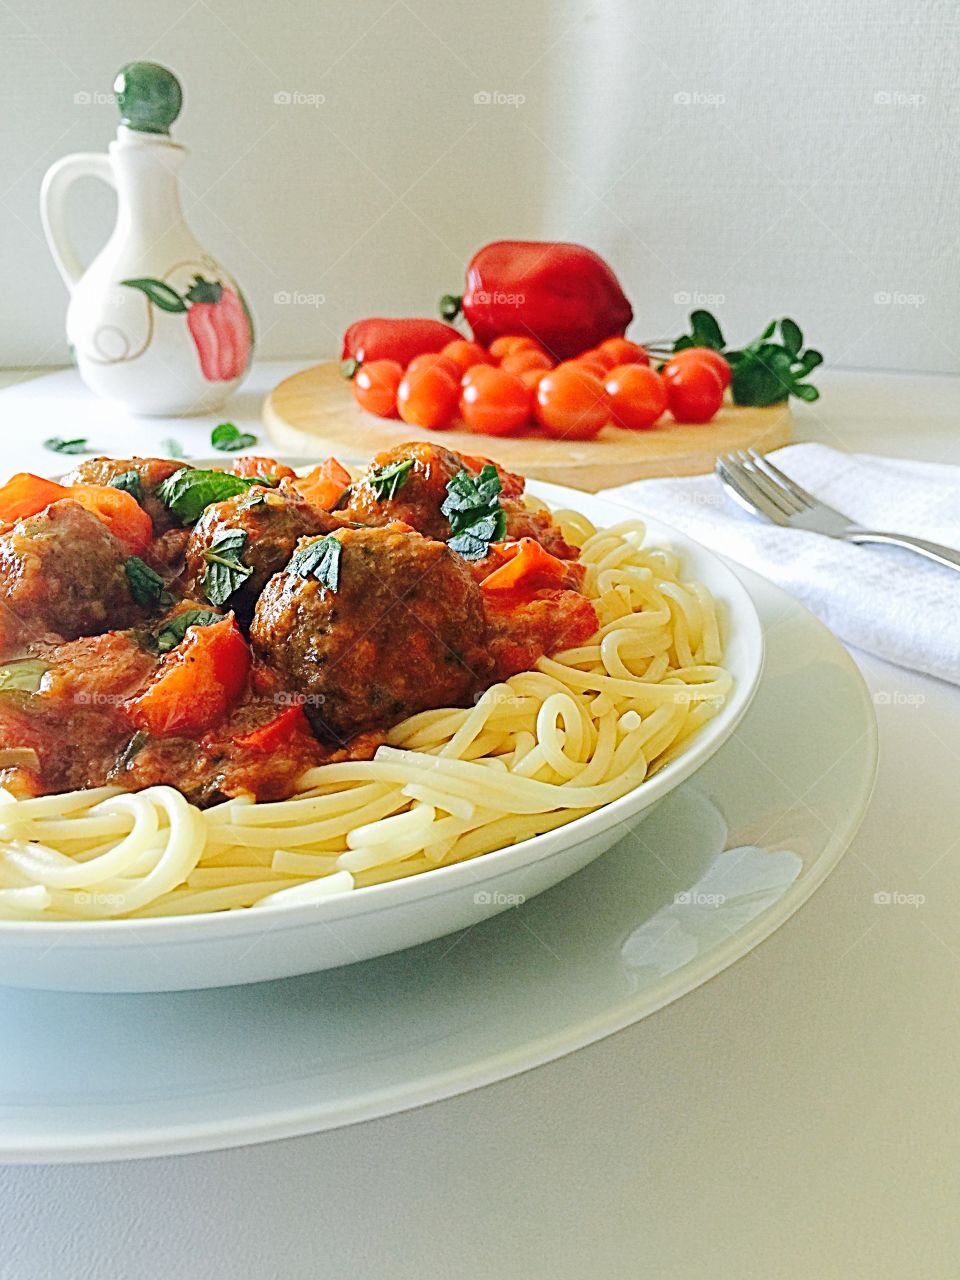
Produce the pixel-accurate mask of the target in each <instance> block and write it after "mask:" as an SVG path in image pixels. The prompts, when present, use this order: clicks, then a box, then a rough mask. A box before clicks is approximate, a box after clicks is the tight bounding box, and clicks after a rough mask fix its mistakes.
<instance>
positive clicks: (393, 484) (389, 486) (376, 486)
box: [338, 458, 413, 502]
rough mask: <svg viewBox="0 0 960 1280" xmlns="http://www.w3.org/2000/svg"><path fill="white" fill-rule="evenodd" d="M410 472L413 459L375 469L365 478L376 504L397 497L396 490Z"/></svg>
mask: <svg viewBox="0 0 960 1280" xmlns="http://www.w3.org/2000/svg"><path fill="white" fill-rule="evenodd" d="M412 470H413V459H412V458H402V459H401V460H400V461H399V462H391V463H390V464H389V465H388V466H386V467H377V468H375V470H373V471H371V473H370V475H369V476H368V477H367V484H368V485H369V486H370V488H371V489H372V490H373V493H374V496H375V497H376V499H377V501H378V502H383V501H384V499H386V500H387V501H389V500H390V499H392V498H395V497H396V496H397V490H398V489H399V488H400V486H401V485H402V484H403V482H404V481H405V480H406V478H407V476H408V475H409V474H410V472H411V471H412ZM341 496H342V495H341ZM338 501H339V500H338Z"/></svg>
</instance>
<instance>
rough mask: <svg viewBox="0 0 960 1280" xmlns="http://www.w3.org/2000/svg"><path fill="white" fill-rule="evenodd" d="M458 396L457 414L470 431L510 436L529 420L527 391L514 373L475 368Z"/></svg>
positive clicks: (528, 396) (529, 398)
mask: <svg viewBox="0 0 960 1280" xmlns="http://www.w3.org/2000/svg"><path fill="white" fill-rule="evenodd" d="M471 372H472V373H473V377H472V378H471V380H470V382H469V383H468V384H467V386H465V387H464V388H463V393H462V395H461V396H460V413H461V415H462V416H463V420H464V422H466V424H467V426H468V427H469V428H470V430H471V431H485V432H486V433H487V434H488V435H491V436H509V435H512V434H513V432H514V431H516V430H518V428H520V427H522V426H523V424H524V423H525V422H529V420H530V410H531V408H532V399H531V393H530V389H529V388H528V387H526V386H524V384H523V382H522V381H521V380H520V378H519V377H518V376H517V375H516V374H514V373H507V372H506V371H505V370H503V369H494V368H490V367H482V368H479V369H477V368H475V369H473V370H472V371H471Z"/></svg>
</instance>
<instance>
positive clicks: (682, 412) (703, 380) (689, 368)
mask: <svg viewBox="0 0 960 1280" xmlns="http://www.w3.org/2000/svg"><path fill="white" fill-rule="evenodd" d="M663 380H664V382H665V383H666V384H667V403H668V405H669V407H670V412H671V413H672V414H673V416H674V418H676V420H677V422H709V421H710V419H711V418H712V417H713V415H714V414H715V413H716V412H717V410H718V409H719V408H720V406H721V405H722V404H723V385H722V384H721V382H720V375H719V374H718V373H717V372H716V371H715V370H714V369H713V368H712V366H711V365H709V364H706V363H705V362H703V361H701V360H678V361H677V362H676V363H675V364H674V362H673V361H672V360H671V361H670V362H669V363H668V364H665V365H664V367H663Z"/></svg>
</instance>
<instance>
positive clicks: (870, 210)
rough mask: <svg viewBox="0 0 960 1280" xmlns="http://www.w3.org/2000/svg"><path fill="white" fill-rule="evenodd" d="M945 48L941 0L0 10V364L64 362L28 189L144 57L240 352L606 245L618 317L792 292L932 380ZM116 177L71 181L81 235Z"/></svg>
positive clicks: (951, 146)
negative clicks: (247, 341) (536, 243)
mask: <svg viewBox="0 0 960 1280" xmlns="http://www.w3.org/2000/svg"><path fill="white" fill-rule="evenodd" d="M958 53H960V6H958V5H957V4H956V0H914V2H913V3H912V4H911V3H910V0H906V3H904V0H847V2H846V3H845V4H838V3H837V0H805V3H802V4H800V3H797V0H728V2H727V3H717V2H716V0H712V2H711V0H684V3H683V4H676V5H669V4H665V3H663V0H659V2H658V3H653V0H552V2H551V0H524V2H523V3H520V0H487V3H484V4H475V3H467V0H321V2H318V0H272V3H269V4H264V3H260V2H259V0H192V2H191V0H176V3H158V2H157V0H150V2H148V0H92V2H91V3H88V4H82V5H81V4H79V3H76V2H75V0H70V2H69V3H68V0H3V3H2V4H0V162H2V163H0V228H2V230H0V286H2V291H3V292H2V297H3V306H2V308H0V364H7V365H19V364H55V363H59V362H64V361H65V360H66V359H67V351H66V346H65V343H64V340H63V336H62V328H63V312H64V308H65V295H64V291H63V287H62V285H61V283H60V280H59V277H58V276H57V275H56V273H55V271H54V268H53V265H52V262H51V261H50V259H49V256H48V254H47V251H46V248H45V245H44V243H43V240H42V235H41V232H40V226H39V220H38V216H37V191H38V187H39V183H40V179H41V177H42V174H43V172H44V170H45V168H46V167H47V165H49V164H50V163H51V162H52V161H53V160H54V159H56V158H57V157H59V156H61V155H63V154H65V153H67V152H70V151H78V150H88V149H102V148H103V147H104V146H105V145H106V142H107V141H108V139H109V138H110V137H111V136H112V134H113V130H114V127H115V121H116V112H115V109H114V108H113V106H112V105H111V104H110V103H109V102H108V101H103V100H102V95H103V94H105V93H106V92H108V91H109V89H110V85H111V82H112V79H113V74H114V72H115V71H116V69H117V68H118V67H119V66H120V65H121V64H122V63H124V62H125V61H128V60H130V59H132V58H135V57H140V58H150V59H153V60H156V61H160V62H163V63H166V64H167V65H169V66H171V67H172V68H174V69H175V70H176V71H177V72H178V74H179V75H180V76H181V78H182V80H183V82H184V84H185V90H186V106H185V110H184V114H183V116H182V117H181V120H180V121H179V124H178V127H177V131H176V136H177V137H178V139H179V140H180V141H183V142H186V143H187V144H188V145H189V147H190V148H191V152H192V154H191V156H190V159H189V161H188V165H187V168H186V171H185V177H186V181H187V183H188V189H187V191H186V193H185V204H186V207H187V210H188V215H189V218H190V220H191V222H192V223H193V225H194V227H195V229H196V231H197V232H198V234H199V236H200V239H201V240H202V241H205V242H206V243H208V244H209V246H210V247H211V249H212V250H213V251H215V252H216V253H217V254H218V256H220V257H222V258H223V260H224V261H225V262H226V263H227V265H228V266H229V267H230V268H231V269H232V270H234V271H235V273H236V274H237V276H238V277H239V278H240V280H241V282H242V283H243V284H244V286H245V288H246V291H247V293H248V294H249V296H250V297H251V300H252V304H253V308H254V311H255V313H256V315H257V318H258V321H259V330H260V340H261V351H262V352H263V353H264V354H269V355H296V356H303V357H305V358H315V357H320V356H323V355H326V354H330V353H333V352H334V350H335V348H336V346H337V341H338V336H339V334H340V332H341V331H342V329H343V328H344V327H345V325H346V324H347V323H348V322H349V321H350V320H351V319H353V318H356V317H358V316H360V315H364V314H369V313H372V312H385V313H388V314H389V313H411V312H413V313H416V312H420V313H426V314H432V312H433V307H434V305H435V302H436V299H437V297H438V296H439V295H440V294H441V293H443V292H446V291H448V290H456V289H457V287H458V286H459V284H460V281H461V278H462V270H463V264H464V262H465V260H466V259H467V258H468V257H469V255H470V253H471V252H472V251H473V250H474V249H475V248H476V247H478V246H479V245H481V244H482V243H484V242H485V241H487V240H489V239H493V238H500V237H508V236H518V237H535V238H564V239H574V240H581V241H584V242H587V243H589V244H591V245H592V246H593V247H595V248H597V249H598V250H599V251H600V252H602V253H604V254H605V255H606V256H608V257H609V259H610V260H611V262H612V263H613V264H614V266H615V267H616V269H617V270H618V272H619V273H620V275H621V277H622V279H623V281H624V283H625V286H626V288H627V292H628V293H629V295H630V296H631V299H632V300H633V303H634V308H635V311H636V312H637V316H638V320H637V323H636V325H635V328H634V330H633V336H636V337H640V338H642V337H652V336H661V335H667V334H675V333H677V332H679V331H680V330H681V328H682V326H683V322H684V319H685V316H686V314H687V312H688V311H689V310H690V306H691V305H695V304H696V302H697V301H702V300H703V299H708V300H709V299H713V301H714V305H713V307H712V309H714V310H716V311H717V312H718V313H719V314H720V316H721V318H722V320H723V321H724V324H725V326H726V328H727V330H728V332H729V334H730V335H731V337H733V338H735V339H737V340H740V339H743V340H745V339H747V338H748V337H751V336H753V332H754V331H755V330H756V329H758V328H759V327H761V326H762V325H763V324H764V323H765V322H766V320H767V319H768V318H771V317H772V316H773V315H774V314H782V313H784V312H787V313H789V314H792V315H794V316H795V317H796V318H797V319H798V320H799V321H800V322H801V324H802V325H803V326H804V328H805V330H806V331H807V335H808V337H809V339H810V341H811V342H812V343H814V344H815V345H817V346H820V347H821V348H822V349H823V350H824V352H825V354H826V356H827V360H828V363H831V364H834V365H840V366H847V367H856V366H872V367H886V368H897V369H939V370H956V369H957V368H958V367H960V324H958V322H957V319H956V310H957V309H956V297H957V294H958V292H960V248H958V236H957V224H958V210H957V205H958V195H960V166H958V157H960V141H958V133H960V131H958V125H960V95H958V92H957V61H958ZM484 90H486V91H488V92H491V93H495V94H496V93H499V94H501V95H514V96H515V97H517V96H519V97H522V99H523V100H522V102H521V103H520V104H519V105H508V104H507V103H500V104H497V103H496V102H494V103H491V104H485V105H484V104H475V102H474V94H475V93H477V92H479V91H484ZM284 91H286V92H288V93H290V94H291V95H293V97H294V99H295V100H294V101H293V102H291V103H289V104H283V103H276V102H275V100H274V96H275V94H277V93H282V92H284ZM98 94H99V95H101V98H100V100H98V97H97V95H98ZM78 95H80V97H79V98H78ZM84 95H86V98H87V99H90V98H92V99H93V100H92V101H89V100H88V101H84V100H83V98H84ZM319 96H322V99H323V100H322V102H319V101H318V97H319ZM298 98H299V101H298V100H297V99H298ZM311 99H312V101H313V102H316V105H312V104H311ZM111 199H112V197H111V196H110V195H109V193H108V192H106V191H105V190H100V189H97V187H96V185H95V184H93V183H85V184H82V185H80V186H78V188H77V189H75V192H74V197H73V204H74V212H75V214H76V227H77V239H78V241H79V242H80V243H81V244H82V245H83V246H84V247H85V248H86V249H87V251H88V252H92V251H93V250H94V249H95V247H96V246H97V245H98V243H99V242H100V241H101V240H102V239H103V238H104V235H105V233H106V230H107V228H108V226H109V220H110V216H111ZM285 294H293V295H313V297H312V299H311V300H307V301H300V302H299V303H283V302H277V301H275V295H281V296H282V295H285ZM319 297H322V298H323V301H322V302H320V301H319ZM708 305H709V301H708Z"/></svg>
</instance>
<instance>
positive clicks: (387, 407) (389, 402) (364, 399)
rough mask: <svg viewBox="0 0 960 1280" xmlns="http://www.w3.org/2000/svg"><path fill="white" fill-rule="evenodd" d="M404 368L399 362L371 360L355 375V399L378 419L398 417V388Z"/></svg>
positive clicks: (362, 407)
mask: <svg viewBox="0 0 960 1280" xmlns="http://www.w3.org/2000/svg"><path fill="white" fill-rule="evenodd" d="M402 377H403V368H402V366H401V365H400V362H399V361H397V360H371V361H370V363H369V364H362V365H361V366H360V368H359V369H358V370H357V372H356V373H355V374H354V375H353V398H354V399H355V400H356V402H357V404H358V405H359V406H360V408H361V409H366V411H367V413H375V414H376V415H377V417H378V418H395V417H396V416H397V387H399V385H400V380H401V378H402Z"/></svg>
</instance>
